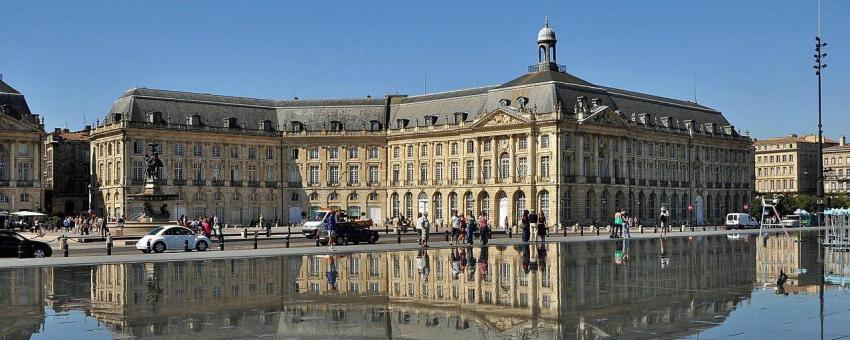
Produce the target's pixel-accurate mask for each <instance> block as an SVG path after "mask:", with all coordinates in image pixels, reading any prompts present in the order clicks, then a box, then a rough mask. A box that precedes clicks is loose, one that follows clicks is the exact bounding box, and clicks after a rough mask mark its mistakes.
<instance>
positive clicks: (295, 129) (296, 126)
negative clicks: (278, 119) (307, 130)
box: [289, 121, 304, 132]
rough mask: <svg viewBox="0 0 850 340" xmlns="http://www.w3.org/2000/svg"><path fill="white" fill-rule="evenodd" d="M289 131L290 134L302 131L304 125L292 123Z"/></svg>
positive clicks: (296, 122) (297, 122)
mask: <svg viewBox="0 0 850 340" xmlns="http://www.w3.org/2000/svg"><path fill="white" fill-rule="evenodd" d="M289 131H292V132H301V131H304V123H302V122H299V121H293V122H292V125H291V126H290V127H289Z"/></svg>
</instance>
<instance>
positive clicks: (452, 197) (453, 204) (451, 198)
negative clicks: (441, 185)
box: [449, 192, 458, 212]
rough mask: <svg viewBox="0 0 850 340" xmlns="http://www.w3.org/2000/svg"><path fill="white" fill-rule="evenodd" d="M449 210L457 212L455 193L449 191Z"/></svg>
mask: <svg viewBox="0 0 850 340" xmlns="http://www.w3.org/2000/svg"><path fill="white" fill-rule="evenodd" d="M449 210H450V211H453V212H457V211H458V210H457V193H454V192H451V193H449Z"/></svg>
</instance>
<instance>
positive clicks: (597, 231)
mask: <svg viewBox="0 0 850 340" xmlns="http://www.w3.org/2000/svg"><path fill="white" fill-rule="evenodd" d="M596 236H599V227H596Z"/></svg>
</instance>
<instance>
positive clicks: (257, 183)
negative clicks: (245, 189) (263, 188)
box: [248, 181, 260, 188]
mask: <svg viewBox="0 0 850 340" xmlns="http://www.w3.org/2000/svg"><path fill="white" fill-rule="evenodd" d="M248 186H249V187H254V188H256V187H259V186H260V181H248Z"/></svg>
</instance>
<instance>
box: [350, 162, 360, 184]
mask: <svg viewBox="0 0 850 340" xmlns="http://www.w3.org/2000/svg"><path fill="white" fill-rule="evenodd" d="M348 183H349V184H358V183H360V166H359V165H349V166H348Z"/></svg>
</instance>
